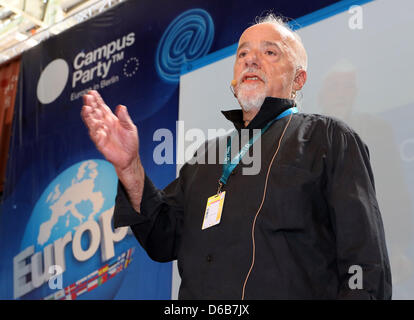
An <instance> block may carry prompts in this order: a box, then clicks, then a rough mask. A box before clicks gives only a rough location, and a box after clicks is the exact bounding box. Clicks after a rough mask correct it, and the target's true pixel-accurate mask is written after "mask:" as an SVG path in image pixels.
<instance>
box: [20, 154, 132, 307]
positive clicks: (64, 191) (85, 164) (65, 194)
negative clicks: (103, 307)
mask: <svg viewBox="0 0 414 320" xmlns="http://www.w3.org/2000/svg"><path fill="white" fill-rule="evenodd" d="M117 180H118V178H117V175H116V172H115V169H114V167H113V166H112V165H111V164H110V163H109V162H108V161H106V160H102V159H90V160H85V161H81V162H78V163H76V164H74V165H72V166H70V167H69V168H67V169H65V170H64V171H63V172H61V173H60V174H59V175H58V176H57V177H56V178H55V179H53V181H51V182H50V184H49V185H48V186H47V188H46V189H45V190H44V191H43V193H42V195H41V196H40V198H39V200H38V201H37V203H36V205H35V206H34V209H33V212H32V215H31V217H30V219H29V221H28V223H27V225H26V229H25V232H24V236H23V239H22V242H21V250H24V249H26V248H27V247H29V246H32V245H33V246H34V252H41V253H42V255H44V248H45V247H46V246H47V245H50V244H53V243H54V242H55V241H56V240H57V239H60V238H62V237H64V236H65V235H66V234H67V233H68V232H69V233H72V237H71V238H72V240H73V237H74V233H75V232H76V229H77V228H78V227H79V226H80V225H81V224H82V223H84V222H86V221H88V220H89V219H93V220H94V221H95V222H96V223H98V224H99V217H100V216H101V214H102V213H103V212H105V211H107V210H111V208H113V206H114V199H115V196H116V191H117ZM101 237H102V235H101ZM72 240H71V241H70V242H69V243H68V244H67V245H66V246H65V248H64V257H65V265H66V271H65V272H64V273H63V277H62V278H63V279H62V280H63V287H67V286H69V285H71V284H73V283H75V282H76V281H78V280H79V279H81V278H84V277H85V276H88V275H89V274H90V273H91V272H93V271H95V270H98V269H99V268H101V267H102V266H104V265H105V263H108V261H102V260H101V248H98V249H97V251H96V252H95V253H94V255H93V256H92V257H91V258H90V259H88V260H86V261H78V260H77V259H75V258H74V256H73V253H72ZM124 241H125V239H124ZM124 241H123V242H124ZM89 244H90V238H89V237H88V236H87V233H84V234H83V236H82V237H81V247H82V248H83V249H84V250H85V249H86V248H88V247H89ZM119 245H120V243H119V244H117V250H115V259H116V256H117V252H118V254H119V251H120V250H119V249H121V248H120V247H118V246H119ZM99 246H100V247H101V244H100V245H99ZM43 259H44V256H43V257H42V260H43ZM55 262H56V261H55ZM124 276H125V272H124V271H122V272H120V273H119V275H117V276H115V277H114V278H113V279H110V280H109V281H107V282H105V284H104V285H102V286H98V287H97V288H96V289H94V290H93V291H91V292H88V293H87V294H84V295H81V296H80V297H78V299H112V298H113V297H114V296H115V295H116V293H117V291H118V290H119V287H120V285H121V283H122V280H123V278H124ZM51 293H55V291H54V290H51V289H49V287H48V283H47V282H46V283H44V284H43V285H42V286H41V287H39V288H38V289H35V290H33V291H31V292H29V293H28V294H27V295H24V296H23V297H22V299H42V298H44V297H46V296H47V295H49V294H51Z"/></svg>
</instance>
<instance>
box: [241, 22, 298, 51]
mask: <svg viewBox="0 0 414 320" xmlns="http://www.w3.org/2000/svg"><path fill="white" fill-rule="evenodd" d="M291 37H293V35H292V34H291V33H290V31H289V30H287V29H286V28H284V27H283V26H278V25H276V24H274V23H261V24H256V25H254V26H251V27H249V28H247V29H246V30H244V32H243V33H242V35H241V36H240V39H239V46H240V45H241V44H243V43H244V42H251V41H256V40H259V41H269V42H278V41H279V42H285V41H286V40H287V39H288V38H291Z"/></svg>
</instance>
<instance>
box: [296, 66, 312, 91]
mask: <svg viewBox="0 0 414 320" xmlns="http://www.w3.org/2000/svg"><path fill="white" fill-rule="evenodd" d="M307 76H308V74H307V73H306V71H305V70H303V69H299V70H298V71H296V76H295V80H293V90H294V91H299V90H300V89H302V87H303V86H304V85H305V82H306V79H307Z"/></svg>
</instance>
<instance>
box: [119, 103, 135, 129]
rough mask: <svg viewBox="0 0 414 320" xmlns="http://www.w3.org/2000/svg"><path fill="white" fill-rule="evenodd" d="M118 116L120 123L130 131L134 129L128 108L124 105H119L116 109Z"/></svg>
mask: <svg viewBox="0 0 414 320" xmlns="http://www.w3.org/2000/svg"><path fill="white" fill-rule="evenodd" d="M116 115H117V117H118V119H119V121H120V123H121V124H122V125H123V126H124V127H126V128H129V129H132V128H133V127H134V123H133V122H132V119H131V117H130V116H129V113H128V110H127V107H125V106H123V105H121V104H120V105H118V106H117V107H116Z"/></svg>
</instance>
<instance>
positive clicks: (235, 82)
mask: <svg viewBox="0 0 414 320" xmlns="http://www.w3.org/2000/svg"><path fill="white" fill-rule="evenodd" d="M236 84H237V80H236V79H233V80H231V86H230V90H231V92H233V95H234V97H235V98H237V96H236V93H235V92H234V87H235V86H236Z"/></svg>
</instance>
